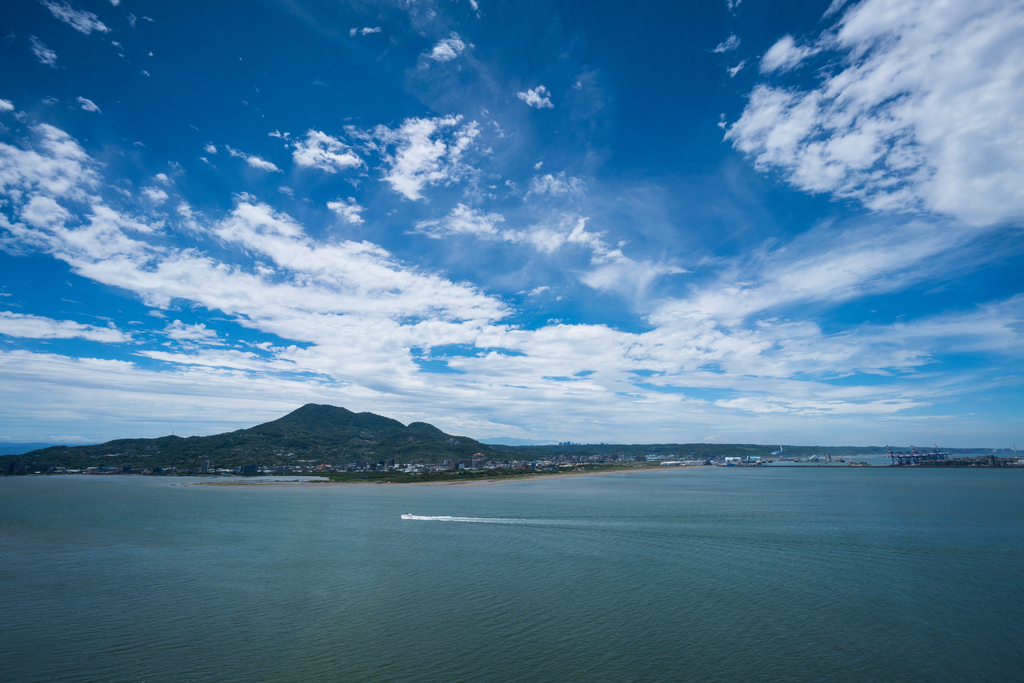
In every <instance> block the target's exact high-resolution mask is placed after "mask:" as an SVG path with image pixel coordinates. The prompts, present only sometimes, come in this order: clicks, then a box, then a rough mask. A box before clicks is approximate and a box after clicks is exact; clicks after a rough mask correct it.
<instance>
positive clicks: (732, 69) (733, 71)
mask: <svg viewBox="0 0 1024 683" xmlns="http://www.w3.org/2000/svg"><path fill="white" fill-rule="evenodd" d="M746 65H747V60H745V59H744V60H743V61H742V62H740V63H739V64H737V65H736V66H734V67H730V68H728V69H726V71H728V72H729V78H736V74H738V73H739V72H740V71H743V67H745V66H746Z"/></svg>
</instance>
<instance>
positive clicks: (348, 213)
mask: <svg viewBox="0 0 1024 683" xmlns="http://www.w3.org/2000/svg"><path fill="white" fill-rule="evenodd" d="M327 208H328V209H330V210H331V211H333V212H334V213H336V214H338V215H339V216H341V217H342V218H344V219H345V220H346V221H348V222H349V223H351V224H352V225H362V224H363V223H365V221H364V220H363V217H362V216H360V215H359V214H360V213H362V212H363V211H366V207H365V206H359V204H358V203H357V202H356V199H355V197H349V198H348V201H344V200H341V199H336V200H335V201H333V202H327Z"/></svg>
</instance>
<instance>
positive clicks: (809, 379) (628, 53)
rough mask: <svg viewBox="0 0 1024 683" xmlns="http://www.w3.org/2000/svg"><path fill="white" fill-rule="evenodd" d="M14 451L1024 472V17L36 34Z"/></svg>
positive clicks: (5, 417)
mask: <svg viewBox="0 0 1024 683" xmlns="http://www.w3.org/2000/svg"><path fill="white" fill-rule="evenodd" d="M0 34H2V35H3V41H2V43H0V51H2V52H0V188H2V193H0V202H2V203H0V273H2V278H0V382H2V387H3V390H2V391H0V440H6V441H49V442H53V441H61V442H66V443H82V442H87V441H98V440H105V439H109V438H115V437H119V436H158V435H162V434H167V433H170V432H172V431H174V432H175V433H178V434H210V433H216V432H221V431H225V430H229V429H237V428H240V427H244V426H249V425H252V424H255V423H258V422H262V421H265V420H268V419H273V418H275V417H277V416H279V415H281V414H283V413H285V412H287V411H289V410H292V409H294V408H296V407H298V406H300V405H302V404H304V403H309V402H317V403H331V404H334V405H341V406H345V407H347V408H349V409H352V410H356V411H364V410H366V411H372V412H375V413H379V414H384V415H388V416H392V417H395V418H397V419H400V420H402V421H404V422H410V421H414V420H425V421H428V422H431V423H433V424H436V425H437V426H439V427H441V428H442V429H444V430H446V431H449V432H455V433H461V434H467V435H470V436H473V437H475V438H488V437H498V436H504V437H515V438H520V439H535V440H538V441H564V440H572V441H583V442H586V441H592V442H597V441H614V442H671V441H678V442H695V441H712V442H757V443H803V444H850V445H869V444H875V445H877V444H884V443H900V444H907V443H915V444H921V445H928V444H931V443H935V442H938V443H940V444H941V445H945V446H966V445H975V446H977V445H981V446H990V447H999V446H1008V445H1010V444H1012V443H1014V442H1016V443H1021V444H1024V429H1022V426H1024V420H1022V418H1024V388H1022V377H1021V358H1022V355H1024V353H1022V352H1024V343H1022V336H1024V275H1022V272H1024V271H1022V268H1021V266H1020V264H1021V256H1022V251H1024V239H1022V237H1024V234H1022V227H1024V128H1022V126H1021V124H1020V112H1021V111H1024V3H1022V2H1006V1H1002V2H991V1H986V0H981V1H979V2H972V3H943V2H921V1H919V0H862V1H861V2H843V0H835V1H834V2H829V1H828V0H825V1H823V2H810V1H808V2H795V1H794V2H755V1H753V0H742V1H740V0H715V1H708V2H687V3H667V2H643V3H635V2H634V3H626V2H599V3H589V2H578V1H575V0H574V1H567V2H550V1H545V2H515V3H496V2H492V1H491V0H436V1H431V0H401V1H397V2H379V3H371V2H357V1H352V2H345V1H335V2H299V1H298V0H294V1H288V0H264V1H262V2H234V3H233V2H219V3H192V2H176V3H158V2H152V1H149V0H102V1H101V0H94V1H90V2H66V1H65V0H43V1H42V2H38V1H33V0H15V1H14V2H10V3H7V4H5V9H4V10H3V11H2V13H0Z"/></svg>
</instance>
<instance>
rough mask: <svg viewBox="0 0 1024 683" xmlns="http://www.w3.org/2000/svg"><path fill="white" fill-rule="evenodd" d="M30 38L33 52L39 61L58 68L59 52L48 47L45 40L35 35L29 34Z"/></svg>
mask: <svg viewBox="0 0 1024 683" xmlns="http://www.w3.org/2000/svg"><path fill="white" fill-rule="evenodd" d="M28 39H29V42H31V43H32V54H34V55H35V56H36V59H38V60H39V63H40V64H45V65H46V66H49V67H52V68H54V69H56V68H57V53H56V52H54V51H53V50H51V49H50V48H48V47H46V45H44V44H43V41H41V40H39V39H38V38H36V37H35V36H29V37H28Z"/></svg>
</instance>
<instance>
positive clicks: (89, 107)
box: [76, 97, 103, 114]
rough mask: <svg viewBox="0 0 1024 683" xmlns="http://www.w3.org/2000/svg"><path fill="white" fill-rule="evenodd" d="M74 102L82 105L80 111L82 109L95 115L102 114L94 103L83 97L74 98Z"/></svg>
mask: <svg viewBox="0 0 1024 683" xmlns="http://www.w3.org/2000/svg"><path fill="white" fill-rule="evenodd" d="M76 100H77V101H78V103H79V104H80V105H82V109H84V110H85V111H90V112H95V113H97V114H102V113H103V112H101V111H100V108H99V107H97V106H96V103H95V102H93V101H92V100H87V99H85V98H84V97H78V98H76Z"/></svg>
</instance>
